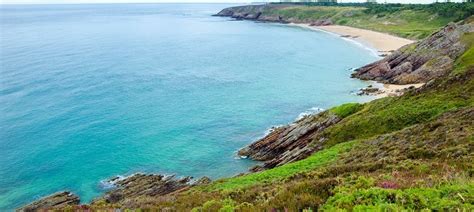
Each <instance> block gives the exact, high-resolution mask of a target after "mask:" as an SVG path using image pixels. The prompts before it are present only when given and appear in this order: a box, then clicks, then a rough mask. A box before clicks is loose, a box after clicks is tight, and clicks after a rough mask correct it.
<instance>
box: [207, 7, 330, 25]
mask: <svg viewBox="0 0 474 212" xmlns="http://www.w3.org/2000/svg"><path fill="white" fill-rule="evenodd" d="M292 6H294V5H285V4H266V5H247V6H238V7H229V8H225V9H223V10H222V11H220V12H219V13H217V14H216V15H215V16H223V17H231V18H235V19H238V20H253V21H263V22H278V23H310V24H311V25H314V26H323V25H331V24H332V21H331V19H329V18H320V19H316V20H315V19H300V18H297V17H285V16H281V15H277V14H274V13H272V12H271V11H275V10H279V9H284V8H287V7H292Z"/></svg>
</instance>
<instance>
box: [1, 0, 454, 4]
mask: <svg viewBox="0 0 474 212" xmlns="http://www.w3.org/2000/svg"><path fill="white" fill-rule="evenodd" d="M264 1H270V0H0V4H80V3H170V2H184V3H196V2H209V3H210V2H212V3H251V2H264ZM365 1H366V0H342V2H365ZM377 1H378V2H380V3H382V2H385V0H377ZM386 1H387V2H388V3H431V2H433V1H434V0H386ZM439 1H440V2H441V1H444V0H439ZM452 1H453V2H461V1H462V0H452Z"/></svg>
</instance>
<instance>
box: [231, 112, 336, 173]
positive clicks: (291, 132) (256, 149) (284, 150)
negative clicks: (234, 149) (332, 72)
mask: <svg viewBox="0 0 474 212" xmlns="http://www.w3.org/2000/svg"><path fill="white" fill-rule="evenodd" d="M340 120H341V118H339V117H338V116H337V115H335V114H333V113H331V112H330V111H325V112H322V113H319V114H315V115H309V116H306V117H304V118H302V119H300V120H298V121H297V122H295V123H293V124H290V125H286V126H282V127H278V128H275V129H273V130H272V132H270V133H269V134H268V135H267V136H265V137H263V138H262V139H260V140H258V141H256V142H254V143H252V144H250V145H249V146H247V147H245V148H243V149H241V150H240V151H239V153H238V154H239V155H240V156H244V157H249V158H251V159H253V160H259V161H265V163H264V164H263V165H262V166H258V167H254V168H252V171H260V170H263V169H268V168H273V167H275V166H280V165H283V164H286V163H289V162H293V161H297V160H301V159H303V158H306V157H307V156H309V155H310V154H311V153H313V152H314V151H315V150H318V148H321V145H308V144H309V143H310V142H312V141H313V139H315V138H317V137H318V136H319V134H320V133H321V132H322V131H323V130H324V129H326V128H327V127H329V126H331V125H333V124H336V123H337V122H339V121H340ZM321 139H322V138H321Z"/></svg>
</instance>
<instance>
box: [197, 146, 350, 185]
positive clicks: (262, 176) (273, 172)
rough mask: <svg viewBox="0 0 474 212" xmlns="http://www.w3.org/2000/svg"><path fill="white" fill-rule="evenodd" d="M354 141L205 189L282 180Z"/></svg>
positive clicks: (333, 155) (315, 165) (329, 159)
mask: <svg viewBox="0 0 474 212" xmlns="http://www.w3.org/2000/svg"><path fill="white" fill-rule="evenodd" d="M353 144H354V142H346V143H342V144H339V145H335V146H333V147H331V148H328V149H325V150H322V151H320V152H318V153H317V154H314V155H312V156H310V157H308V158H306V159H305V160H300V161H297V162H294V163H289V164H286V165H283V166H280V167H276V168H273V169H270V170H267V171H264V172H257V173H254V174H249V175H245V176H241V177H236V178H228V179H224V180H221V181H217V182H215V183H213V184H212V185H210V186H208V187H206V188H205V189H207V190H231V189H242V188H245V187H249V186H252V185H255V184H263V183H272V182H275V181H278V180H284V179H286V178H288V177H290V176H293V175H295V174H298V173H304V172H308V171H310V170H314V169H316V168H319V167H321V166H324V165H327V164H328V163H330V162H332V161H334V160H336V159H337V156H338V155H339V154H340V153H341V152H344V151H347V150H348V149H350V147H351V146H352V145H353Z"/></svg>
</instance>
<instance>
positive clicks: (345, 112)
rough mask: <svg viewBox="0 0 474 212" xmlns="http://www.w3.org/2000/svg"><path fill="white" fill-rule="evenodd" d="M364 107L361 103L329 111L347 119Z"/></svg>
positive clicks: (343, 105)
mask: <svg viewBox="0 0 474 212" xmlns="http://www.w3.org/2000/svg"><path fill="white" fill-rule="evenodd" d="M363 107H364V105H362V104H359V103H346V104H342V105H340V106H337V107H333V108H331V109H329V111H331V112H333V113H334V114H336V115H337V116H339V117H340V118H345V117H347V116H350V115H352V114H354V113H356V112H357V111H359V110H361V109H362V108H363Z"/></svg>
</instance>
